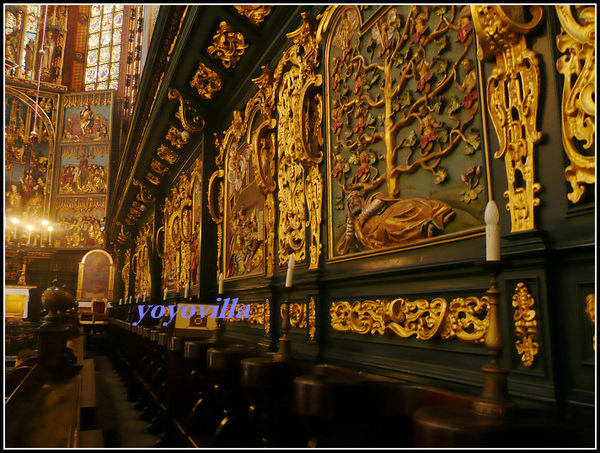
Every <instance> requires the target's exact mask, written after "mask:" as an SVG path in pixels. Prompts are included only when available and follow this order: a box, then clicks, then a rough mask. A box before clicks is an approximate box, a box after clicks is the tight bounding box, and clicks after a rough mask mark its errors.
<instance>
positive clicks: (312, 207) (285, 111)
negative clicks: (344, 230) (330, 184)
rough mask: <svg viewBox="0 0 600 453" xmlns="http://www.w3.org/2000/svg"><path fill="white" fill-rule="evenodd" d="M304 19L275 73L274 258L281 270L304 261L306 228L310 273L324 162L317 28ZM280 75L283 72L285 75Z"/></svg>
mask: <svg viewBox="0 0 600 453" xmlns="http://www.w3.org/2000/svg"><path fill="white" fill-rule="evenodd" d="M302 18H303V23H302V26H301V27H300V28H299V29H298V30H296V31H294V32H292V33H288V35H287V36H288V38H290V39H293V40H294V45H293V46H292V47H291V48H290V49H288V51H286V53H285V54H284V56H283V58H282V59H281V61H280V62H279V64H278V66H277V69H276V72H275V74H276V75H275V80H277V81H279V80H280V82H279V83H278V86H279V91H278V97H279V102H278V104H277V110H278V113H279V127H278V131H277V132H278V136H277V143H278V175H277V176H278V186H279V212H280V216H279V226H278V233H279V234H278V236H279V247H278V256H279V264H280V265H284V264H286V263H287V262H288V260H289V257H290V255H292V254H293V255H294V259H295V261H296V262H297V263H301V262H303V261H304V259H305V258H306V250H305V243H306V231H305V228H306V227H307V226H310V232H309V234H310V237H311V245H310V264H309V268H310V269H314V268H317V267H318V263H319V256H320V252H321V231H320V226H321V225H320V224H321V207H322V201H323V200H322V193H323V177H322V175H321V174H320V173H319V171H318V164H319V163H320V162H321V160H322V157H323V154H322V152H321V151H320V147H321V146H322V144H323V138H322V135H321V131H320V128H321V122H322V97H321V95H320V94H318V93H315V92H314V89H315V87H318V86H320V85H321V84H322V77H321V75H320V74H316V73H315V69H316V67H317V66H318V60H317V54H318V42H317V40H316V25H315V23H314V21H313V20H312V19H311V18H310V16H308V15H307V14H306V13H303V14H302ZM284 69H287V70H286V71H285V72H283V71H284ZM281 74H282V75H281ZM306 173H308V176H306ZM305 180H306V183H305ZM305 184H306V185H305ZM307 187H308V189H307ZM307 207H308V213H309V219H308V221H307V219H306V214H305V210H306V209H307Z"/></svg>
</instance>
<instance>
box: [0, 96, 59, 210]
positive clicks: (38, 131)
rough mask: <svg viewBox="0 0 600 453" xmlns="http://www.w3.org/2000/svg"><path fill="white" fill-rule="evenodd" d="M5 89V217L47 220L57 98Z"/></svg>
mask: <svg viewBox="0 0 600 453" xmlns="http://www.w3.org/2000/svg"><path fill="white" fill-rule="evenodd" d="M31 96H35V93H33V94H32V93H26V92H24V91H19V90H17V89H15V88H11V87H7V88H6V96H5V102H4V109H5V116H4V119H5V124H4V126H5V134H4V138H5V141H4V151H5V160H4V163H5V166H4V172H5V173H4V175H5V178H4V193H5V214H6V215H7V216H10V217H17V218H25V219H26V218H34V217H47V216H48V211H49V204H50V190H49V189H50V188H51V182H52V177H51V174H52V172H51V171H50V172H49V171H48V169H49V167H50V168H51V167H52V164H51V163H52V160H53V159H54V152H53V149H54V131H55V127H54V124H55V121H56V108H55V106H56V104H57V95H46V94H42V96H41V97H40V98H39V100H38V109H37V115H36V114H35V111H36V110H35V101H34V100H33V99H32V98H31Z"/></svg>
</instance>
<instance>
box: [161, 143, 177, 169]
mask: <svg viewBox="0 0 600 453" xmlns="http://www.w3.org/2000/svg"><path fill="white" fill-rule="evenodd" d="M156 154H157V155H158V157H160V158H161V159H162V160H164V161H165V162H167V163H169V164H170V165H172V164H174V163H175V161H176V160H177V158H178V157H179V156H178V155H177V153H176V152H174V151H173V150H171V149H169V148H167V147H166V146H165V145H160V146H159V147H158V149H157V150H156Z"/></svg>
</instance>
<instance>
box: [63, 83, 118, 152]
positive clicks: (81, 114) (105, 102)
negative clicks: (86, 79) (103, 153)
mask: <svg viewBox="0 0 600 453" xmlns="http://www.w3.org/2000/svg"><path fill="white" fill-rule="evenodd" d="M63 107H64V109H63V112H62V125H63V129H62V133H61V136H60V137H61V142H62V143H73V142H90V141H107V140H110V133H111V126H110V125H111V122H112V92H110V91H108V92H106V91H91V92H88V93H85V94H84V93H81V94H77V95H73V96H68V97H65V99H64V103H63Z"/></svg>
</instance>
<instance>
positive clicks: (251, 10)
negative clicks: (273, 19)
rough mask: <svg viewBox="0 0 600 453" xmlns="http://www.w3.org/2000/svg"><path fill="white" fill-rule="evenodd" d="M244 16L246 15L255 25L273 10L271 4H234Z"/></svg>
mask: <svg viewBox="0 0 600 453" xmlns="http://www.w3.org/2000/svg"><path fill="white" fill-rule="evenodd" d="M233 6H234V8H235V9H236V10H237V12H238V13H240V14H241V15H242V16H246V17H247V18H248V19H249V20H250V22H252V23H253V24H254V25H259V24H260V23H261V22H262V21H263V20H265V17H267V16H268V15H269V13H270V12H271V8H273V7H272V6H270V5H233Z"/></svg>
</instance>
